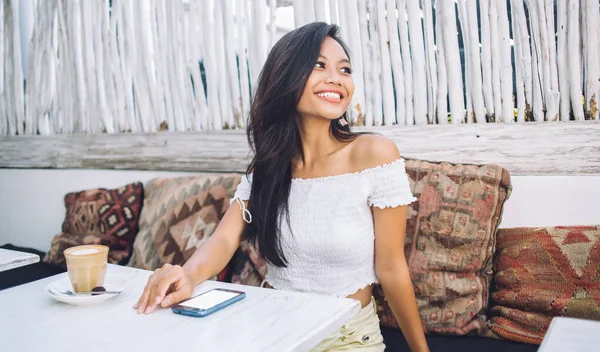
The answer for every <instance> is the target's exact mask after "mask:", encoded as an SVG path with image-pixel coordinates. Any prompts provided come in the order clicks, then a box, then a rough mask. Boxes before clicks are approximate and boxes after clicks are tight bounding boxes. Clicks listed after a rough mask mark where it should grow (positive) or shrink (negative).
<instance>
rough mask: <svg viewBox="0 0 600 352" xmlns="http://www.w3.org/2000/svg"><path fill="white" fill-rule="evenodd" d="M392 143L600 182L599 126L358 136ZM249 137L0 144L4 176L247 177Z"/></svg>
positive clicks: (65, 138) (386, 131)
mask: <svg viewBox="0 0 600 352" xmlns="http://www.w3.org/2000/svg"><path fill="white" fill-rule="evenodd" d="M355 130H356V131H371V132H376V133H380V134H382V135H385V136H387V137H389V138H390V139H392V140H393V141H394V142H396V144H397V145H398V147H399V149H400V153H401V154H402V155H403V156H405V157H410V158H418V159H424V160H432V161H442V160H443V161H449V162H461V163H475V164H481V163H494V164H499V165H502V166H504V167H505V168H506V169H508V170H509V171H510V172H511V174H514V175H600V122H598V121H584V122H543V123H520V124H516V123H515V124H493V123H489V124H464V125H446V126H443V125H427V126H404V127H396V126H394V127H370V128H364V127H362V128H355ZM249 159H250V149H249V147H248V142H247V140H246V134H245V131H240V130H237V131H233V130H230V131H218V132H184V133H181V132H162V133H150V134H115V135H107V134H102V135H82V134H80V135H55V136H17V137H3V138H0V168H57V169H69V168H89V169H128V170H168V171H198V172H243V171H245V168H246V165H247V163H248V161H249Z"/></svg>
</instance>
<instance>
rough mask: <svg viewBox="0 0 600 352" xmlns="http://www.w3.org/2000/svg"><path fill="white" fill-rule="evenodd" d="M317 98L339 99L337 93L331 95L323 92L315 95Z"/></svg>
mask: <svg viewBox="0 0 600 352" xmlns="http://www.w3.org/2000/svg"><path fill="white" fill-rule="evenodd" d="M317 95H318V96H320V97H325V98H334V99H340V98H341V97H340V95H339V94H338V93H333V92H323V93H317Z"/></svg>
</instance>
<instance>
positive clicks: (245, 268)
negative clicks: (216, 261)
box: [229, 241, 270, 287]
mask: <svg viewBox="0 0 600 352" xmlns="http://www.w3.org/2000/svg"><path fill="white" fill-rule="evenodd" d="M229 269H230V271H231V282H232V283H234V284H240V285H247V286H260V285H261V283H262V282H263V280H264V279H265V276H266V274H267V262H266V261H265V259H264V258H263V257H262V256H261V255H260V254H259V253H258V251H256V249H254V246H252V245H250V244H248V242H247V241H242V242H241V243H240V248H239V249H238V251H237V252H236V253H235V255H234V256H233V259H232V260H231V263H230V266H229ZM265 287H270V286H269V285H267V286H265Z"/></svg>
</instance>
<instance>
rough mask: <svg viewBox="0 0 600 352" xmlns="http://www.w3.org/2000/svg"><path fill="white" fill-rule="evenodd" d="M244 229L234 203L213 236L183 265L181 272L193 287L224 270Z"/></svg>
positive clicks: (237, 245)
mask: <svg viewBox="0 0 600 352" xmlns="http://www.w3.org/2000/svg"><path fill="white" fill-rule="evenodd" d="M244 203H247V202H246V201H244ZM245 227H246V223H245V222H244V220H243V219H242V210H241V209H240V207H239V206H238V205H237V204H236V203H233V204H231V206H230V207H229V209H227V212H226V213H225V215H224V216H223V219H222V220H221V221H220V222H219V226H217V229H216V230H215V232H214V233H213V235H212V236H211V237H210V238H209V239H208V240H207V241H206V242H205V243H204V244H203V245H202V246H200V247H199V248H198V249H197V250H196V251H195V252H194V254H193V255H192V257H191V258H190V259H189V260H188V261H187V262H186V263H185V264H184V265H183V270H184V271H185V272H186V273H187V274H188V275H190V277H191V278H192V280H193V283H194V286H197V285H198V284H200V283H201V282H203V281H205V280H208V279H209V278H211V277H213V276H215V275H217V274H218V273H220V272H221V270H223V268H225V266H226V265H227V263H229V261H230V260H231V257H233V254H234V253H235V251H236V250H237V248H238V247H239V246H240V242H241V236H242V232H243V231H244V228H245Z"/></svg>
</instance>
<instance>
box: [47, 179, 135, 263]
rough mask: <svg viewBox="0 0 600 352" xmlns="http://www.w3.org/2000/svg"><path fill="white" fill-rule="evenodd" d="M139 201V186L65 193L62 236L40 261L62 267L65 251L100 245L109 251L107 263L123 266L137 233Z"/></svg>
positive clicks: (58, 236)
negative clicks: (75, 247) (86, 245)
mask: <svg viewBox="0 0 600 352" xmlns="http://www.w3.org/2000/svg"><path fill="white" fill-rule="evenodd" d="M143 197H144V187H143V185H142V184H141V183H140V182H135V183H131V184H128V185H126V186H123V187H120V188H117V189H103V188H97V189H90V190H85V191H81V192H74V193H68V194H67V195H66V196H65V207H66V208H67V214H66V217H65V220H64V222H63V224H62V233H61V234H58V235H56V236H55V237H54V239H53V240H52V245H51V248H50V251H49V252H48V254H47V255H46V256H45V257H44V261H45V262H46V263H50V264H54V265H58V266H61V267H64V266H65V258H64V256H63V251H64V250H65V249H67V248H69V247H73V246H77V245H82V244H104V245H106V246H108V247H109V248H110V250H109V254H108V260H109V262H110V263H113V264H125V263H126V262H127V260H128V259H129V256H130V255H131V251H132V246H133V241H134V238H135V235H136V234H137V232H138V220H139V216H140V212H141V208H142V203H143Z"/></svg>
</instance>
